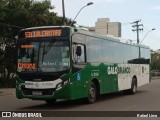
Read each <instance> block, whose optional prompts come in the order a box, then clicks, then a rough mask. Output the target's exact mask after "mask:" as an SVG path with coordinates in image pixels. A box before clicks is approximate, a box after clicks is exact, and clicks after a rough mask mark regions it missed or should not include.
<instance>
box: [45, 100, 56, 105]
mask: <svg viewBox="0 0 160 120" xmlns="http://www.w3.org/2000/svg"><path fill="white" fill-rule="evenodd" d="M45 102H46V103H47V104H48V105H52V104H54V103H55V102H56V99H53V100H45Z"/></svg>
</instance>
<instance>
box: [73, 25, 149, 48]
mask: <svg viewBox="0 0 160 120" xmlns="http://www.w3.org/2000/svg"><path fill="white" fill-rule="evenodd" d="M76 30H77V33H81V34H85V35H88V36H93V37H97V38H102V39H104V40H110V41H114V42H120V43H124V44H127V45H133V46H138V47H143V48H148V49H150V47H149V46H146V45H141V44H138V43H130V42H129V41H132V40H130V39H123V38H120V37H115V36H113V35H102V34H99V33H96V32H91V31H89V30H87V29H86V28H85V29H83V28H76Z"/></svg>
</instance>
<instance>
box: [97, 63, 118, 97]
mask: <svg viewBox="0 0 160 120" xmlns="http://www.w3.org/2000/svg"><path fill="white" fill-rule="evenodd" d="M116 68H117V64H113V65H104V66H103V70H101V72H100V74H101V75H100V76H103V79H102V82H101V86H100V87H101V88H102V91H101V94H104V93H111V92H116V91H118V81H117V80H118V76H117V73H116Z"/></svg>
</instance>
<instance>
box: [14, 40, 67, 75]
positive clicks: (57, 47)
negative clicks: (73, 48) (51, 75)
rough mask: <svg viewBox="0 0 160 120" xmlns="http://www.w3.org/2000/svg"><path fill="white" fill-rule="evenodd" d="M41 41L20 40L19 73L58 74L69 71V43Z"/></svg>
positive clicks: (64, 41) (63, 41)
mask: <svg viewBox="0 0 160 120" xmlns="http://www.w3.org/2000/svg"><path fill="white" fill-rule="evenodd" d="M34 39H35V38H34ZM41 39H42V38H41ZM41 39H40V38H39V39H36V40H33V39H32V40H28V39H22V40H19V43H18V69H17V71H18V72H31V71H34V72H36V71H37V72H58V71H64V70H67V69H68V68H69V67H70V58H69V42H68V41H66V40H46V39H45V41H44V40H41ZM43 39H44V38H43Z"/></svg>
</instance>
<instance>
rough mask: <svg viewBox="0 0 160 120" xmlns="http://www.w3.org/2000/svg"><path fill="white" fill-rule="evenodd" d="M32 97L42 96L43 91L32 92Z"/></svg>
mask: <svg viewBox="0 0 160 120" xmlns="http://www.w3.org/2000/svg"><path fill="white" fill-rule="evenodd" d="M32 95H36V96H39V95H42V91H32Z"/></svg>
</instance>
